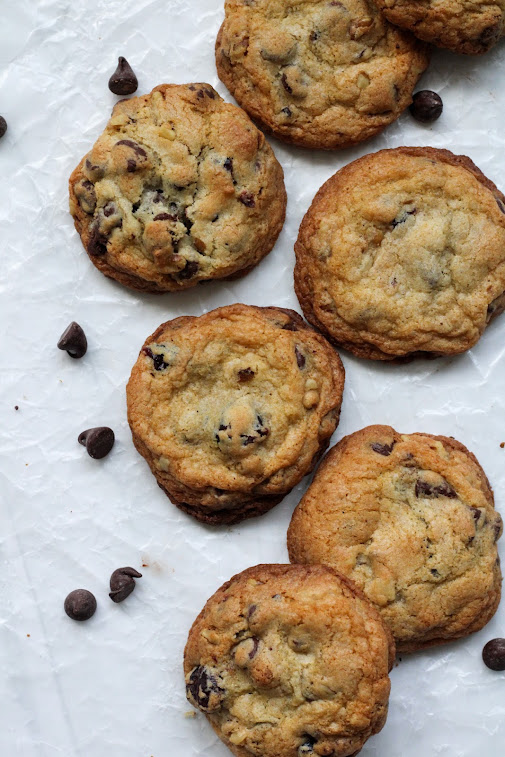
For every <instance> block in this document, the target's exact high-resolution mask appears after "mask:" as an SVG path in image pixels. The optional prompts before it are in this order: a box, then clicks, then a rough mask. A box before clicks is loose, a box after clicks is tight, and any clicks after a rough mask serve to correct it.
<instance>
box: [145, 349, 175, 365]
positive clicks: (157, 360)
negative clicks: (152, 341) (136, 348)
mask: <svg viewBox="0 0 505 757" xmlns="http://www.w3.org/2000/svg"><path fill="white" fill-rule="evenodd" d="M142 352H143V353H144V355H147V357H150V358H151V360H152V361H153V365H154V370H155V371H164V370H165V368H168V366H169V363H166V362H165V356H164V355H160V354H155V353H154V352H153V351H152V350H151V349H149V347H143V348H142Z"/></svg>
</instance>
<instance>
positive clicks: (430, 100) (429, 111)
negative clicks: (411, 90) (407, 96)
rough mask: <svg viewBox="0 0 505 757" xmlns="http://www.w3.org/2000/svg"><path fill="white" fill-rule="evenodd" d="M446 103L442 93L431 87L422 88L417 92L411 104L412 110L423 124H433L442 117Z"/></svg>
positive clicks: (417, 119)
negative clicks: (438, 93) (441, 95)
mask: <svg viewBox="0 0 505 757" xmlns="http://www.w3.org/2000/svg"><path fill="white" fill-rule="evenodd" d="M443 109H444V104H443V102H442V98H441V97H440V95H437V93H436V92H432V91H431V90H430V89H422V90H421V91H420V92H416V94H415V95H414V98H413V100H412V105H411V106H410V112H411V113H412V115H413V116H414V118H415V119H416V121H420V122H421V123H423V124H431V123H433V121H436V120H437V118H440V116H441V115H442V111H443Z"/></svg>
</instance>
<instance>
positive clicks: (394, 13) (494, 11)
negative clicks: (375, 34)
mask: <svg viewBox="0 0 505 757" xmlns="http://www.w3.org/2000/svg"><path fill="white" fill-rule="evenodd" d="M375 3H376V5H377V6H378V8H380V10H381V11H382V13H383V14H384V16H385V17H386V18H387V19H388V20H389V21H391V23H392V24H396V25H397V26H399V27H402V28H403V29H408V30H409V31H411V32H413V33H414V34H415V35H416V37H419V39H423V40H425V41H426V42H431V44H433V45H437V46H438V47H445V48H448V49H449V50H454V52H457V53H463V54H466V55H481V54H482V53H485V52H487V51H488V50H489V49H490V48H491V47H493V46H494V45H495V44H496V43H497V42H498V41H499V39H500V38H501V37H502V36H504V35H505V2H504V0H489V2H477V3H476V2H474V1H473V0H458V2H457V3H455V2H453V0H424V2H419V0H375Z"/></svg>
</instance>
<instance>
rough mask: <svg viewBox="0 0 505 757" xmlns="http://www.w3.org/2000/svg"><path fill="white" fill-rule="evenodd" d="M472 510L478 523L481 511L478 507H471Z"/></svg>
mask: <svg viewBox="0 0 505 757" xmlns="http://www.w3.org/2000/svg"><path fill="white" fill-rule="evenodd" d="M470 510H471V511H472V515H473V519H474V521H475V522H476V523H477V521H478V520H479V518H480V515H481V510H479V508H478V507H471V506H470Z"/></svg>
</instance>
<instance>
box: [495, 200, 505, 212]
mask: <svg viewBox="0 0 505 757" xmlns="http://www.w3.org/2000/svg"><path fill="white" fill-rule="evenodd" d="M496 202H497V203H498V207H499V208H500V210H501V212H502V213H505V204H504V203H503V202H502V201H501V200H500V198H499V197H497V198H496Z"/></svg>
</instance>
